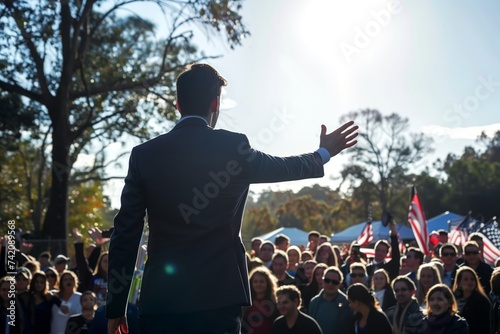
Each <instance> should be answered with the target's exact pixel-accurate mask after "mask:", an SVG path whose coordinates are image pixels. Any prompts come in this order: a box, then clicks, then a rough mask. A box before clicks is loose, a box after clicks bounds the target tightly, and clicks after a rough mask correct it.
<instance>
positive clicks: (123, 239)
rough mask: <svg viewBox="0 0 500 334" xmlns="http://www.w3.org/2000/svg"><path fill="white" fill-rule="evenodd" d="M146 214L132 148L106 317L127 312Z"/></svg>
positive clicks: (111, 251)
mask: <svg viewBox="0 0 500 334" xmlns="http://www.w3.org/2000/svg"><path fill="white" fill-rule="evenodd" d="M145 213H146V204H145V198H144V191H143V189H142V186H141V181H140V175H139V170H138V158H137V150H136V149H133V150H132V153H131V155H130V162H129V170H128V174H127V177H126V178H125V186H124V188H123V191H122V195H121V207H120V211H119V212H118V214H117V215H116V217H115V219H114V230H113V234H112V235H111V240H110V245H109V264H108V293H107V300H106V317H107V318H118V317H121V316H124V315H125V314H126V307H127V299H128V294H129V290H130V285H131V282H132V277H133V273H134V266H135V261H136V258H137V251H138V248H139V242H140V240H141V236H142V231H143V228H144V217H145Z"/></svg>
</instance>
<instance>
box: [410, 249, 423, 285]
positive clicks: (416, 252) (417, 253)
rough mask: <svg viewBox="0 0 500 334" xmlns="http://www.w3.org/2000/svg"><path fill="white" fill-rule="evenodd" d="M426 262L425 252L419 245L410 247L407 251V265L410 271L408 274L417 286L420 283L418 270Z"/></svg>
mask: <svg viewBox="0 0 500 334" xmlns="http://www.w3.org/2000/svg"><path fill="white" fill-rule="evenodd" d="M423 262H424V253H422V251H421V250H420V249H419V248H417V247H410V248H408V251H407V252H406V267H407V268H408V270H409V271H410V272H409V273H408V274H407V275H406V276H408V277H409V278H410V279H411V280H412V281H413V284H415V286H417V285H418V279H417V272H418V268H419V267H420V266H421V265H422V263H423Z"/></svg>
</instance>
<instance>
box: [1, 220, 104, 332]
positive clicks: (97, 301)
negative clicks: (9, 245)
mask: <svg viewBox="0 0 500 334" xmlns="http://www.w3.org/2000/svg"><path fill="white" fill-rule="evenodd" d="M89 234H90V235H91V236H92V237H93V240H94V242H95V243H94V244H92V245H90V246H88V247H87V248H86V249H84V243H83V240H82V235H81V234H80V233H79V232H78V231H77V230H75V231H74V235H75V243H74V251H75V252H74V253H75V256H74V259H73V261H72V260H71V259H70V258H69V257H67V256H65V255H63V254H59V255H57V256H55V257H54V258H52V254H51V253H50V252H49V251H43V252H41V253H40V254H39V255H38V256H37V257H36V258H35V257H34V256H32V255H31V254H30V248H29V247H26V246H24V247H23V248H24V249H22V250H21V249H18V250H17V251H16V252H15V256H16V259H15V260H16V261H15V262H16V271H15V275H13V277H12V276H7V272H6V271H5V270H6V268H7V267H6V263H5V260H6V258H7V257H6V256H5V255H6V240H7V238H4V239H3V240H2V252H1V262H2V263H1V265H0V277H1V278H0V292H1V293H0V302H1V305H2V307H1V316H2V322H1V323H0V334H3V333H6V334H14V333H19V334H64V333H69V334H78V333H81V334H84V333H106V332H107V323H106V321H105V316H104V306H105V302H106V292H107V276H108V275H107V269H108V253H107V252H106V251H103V249H102V247H103V245H104V243H105V242H107V240H108V239H106V238H103V237H102V234H101V231H100V230H99V229H91V230H89ZM12 286H15V296H14V294H13V293H11V289H12V288H11V287H12ZM12 301H14V304H15V309H14V310H13V311H11V310H12V308H9V306H10V304H11V303H12ZM99 317H100V318H102V320H101V321H99ZM9 323H10V325H9Z"/></svg>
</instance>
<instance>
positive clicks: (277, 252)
mask: <svg viewBox="0 0 500 334" xmlns="http://www.w3.org/2000/svg"><path fill="white" fill-rule="evenodd" d="M276 258H283V259H285V262H286V263H288V255H287V254H286V253H285V252H284V251H282V250H281V249H277V250H275V251H274V254H273V258H272V261H273V262H274V259H276Z"/></svg>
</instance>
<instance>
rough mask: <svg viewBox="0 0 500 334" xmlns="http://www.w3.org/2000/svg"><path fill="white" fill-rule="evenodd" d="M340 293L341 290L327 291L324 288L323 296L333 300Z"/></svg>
mask: <svg viewBox="0 0 500 334" xmlns="http://www.w3.org/2000/svg"><path fill="white" fill-rule="evenodd" d="M338 294H339V292H338V291H337V292H335V293H328V294H327V293H325V290H323V298H324V299H326V300H328V301H332V300H334V299H335V298H337V295H338Z"/></svg>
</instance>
